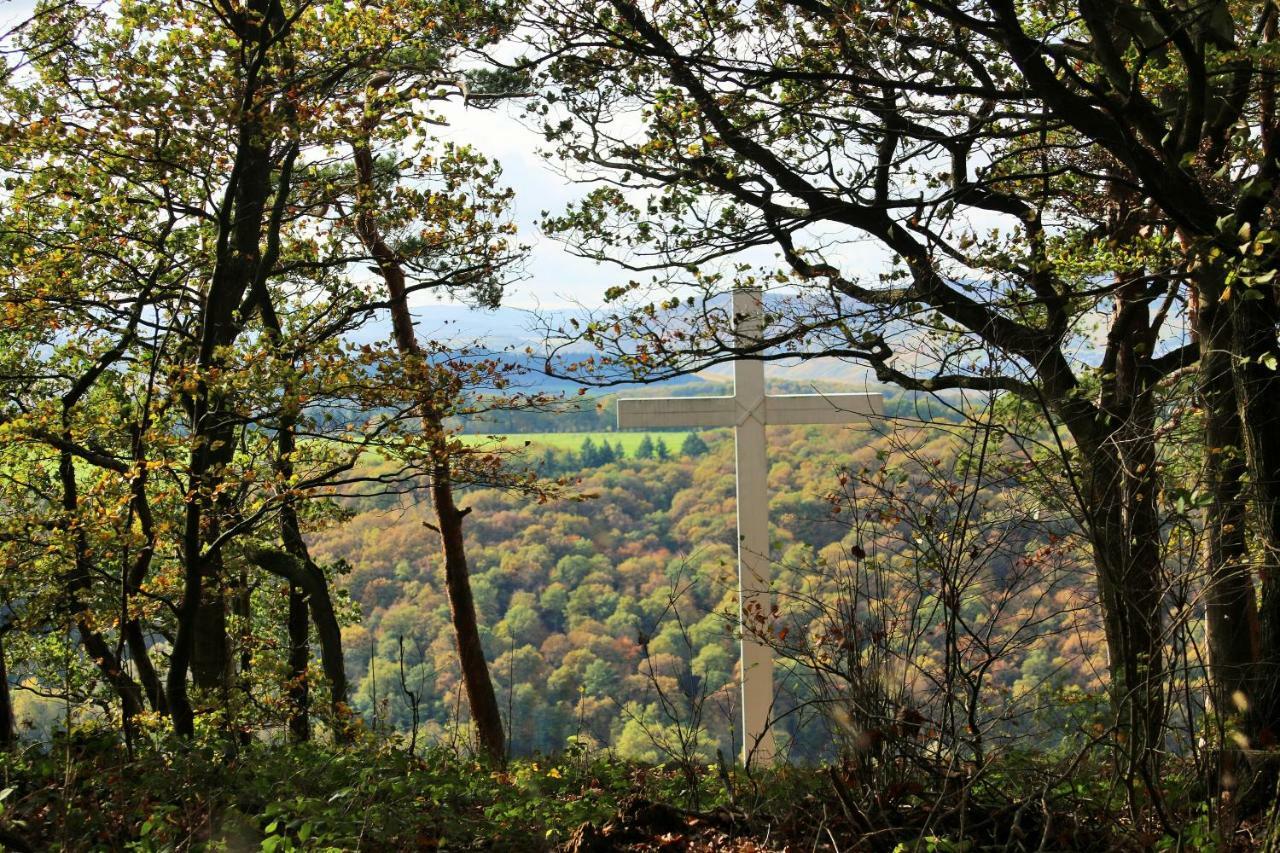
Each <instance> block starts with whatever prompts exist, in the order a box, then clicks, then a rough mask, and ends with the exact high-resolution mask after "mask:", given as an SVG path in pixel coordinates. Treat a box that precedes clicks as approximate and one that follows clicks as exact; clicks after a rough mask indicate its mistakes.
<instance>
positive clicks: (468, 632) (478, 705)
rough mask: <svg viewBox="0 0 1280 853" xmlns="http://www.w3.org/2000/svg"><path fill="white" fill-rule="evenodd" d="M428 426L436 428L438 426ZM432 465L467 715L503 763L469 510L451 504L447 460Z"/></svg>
mask: <svg viewBox="0 0 1280 853" xmlns="http://www.w3.org/2000/svg"><path fill="white" fill-rule="evenodd" d="M430 428H431V429H435V430H437V431H438V426H437V425H434V424H433V425H432V426H431V427H430ZM437 434H439V433H438V432H437ZM435 468H436V470H435V474H434V476H433V477H432V484H431V493H432V498H433V502H434V504H435V510H436V520H437V523H438V525H439V532H440V544H441V549H442V550H443V552H444V575H445V587H446V588H447V590H448V592H449V612H450V614H451V615H452V617H453V633H454V637H455V638H456V639H457V643H458V662H459V664H460V666H461V668H462V680H463V684H464V685H465V686H466V688H467V702H468V704H469V705H470V706H471V718H472V720H474V721H475V724H476V735H477V736H478V737H479V740H480V747H481V749H482V750H483V751H484V753H485V755H487V756H489V758H490V759H492V760H494V761H502V760H504V758H505V757H506V749H507V747H506V737H505V735H504V733H503V729H502V714H501V713H500V712H499V710H498V699H497V696H496V695H495V694H494V691H493V682H492V680H490V678H489V665H488V663H487V662H486V661H485V657H484V647H483V646H482V645H481V643H480V629H479V626H478V623H477V620H476V606H475V600H474V598H473V597H472V595H471V575H470V570H469V569H468V566H467V555H466V549H465V546H464V543H463V538H462V520H463V518H465V517H466V515H467V513H468V512H469V511H470V510H460V509H458V507H457V505H456V504H455V503H454V500H453V489H452V488H450V486H449V462H448V459H447V458H441V459H437V461H436V465H435Z"/></svg>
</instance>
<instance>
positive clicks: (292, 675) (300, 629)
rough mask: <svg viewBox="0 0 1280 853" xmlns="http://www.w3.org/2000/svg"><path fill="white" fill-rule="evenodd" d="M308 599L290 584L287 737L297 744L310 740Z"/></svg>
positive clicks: (295, 586)
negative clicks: (290, 737) (288, 735)
mask: <svg viewBox="0 0 1280 853" xmlns="http://www.w3.org/2000/svg"><path fill="white" fill-rule="evenodd" d="M308 627H309V625H308V622H307V597H306V595H305V594H304V593H303V592H302V587H300V586H298V585H297V584H289V734H290V735H292V736H293V739H294V740H295V741H297V742H299V743H302V742H304V741H309V740H311V714H310V708H311V691H310V690H309V689H308V686H307V665H308V663H309V662H310V660H311V646H310V644H309V641H310V638H309V634H310V632H309V631H308Z"/></svg>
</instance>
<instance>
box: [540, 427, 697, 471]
mask: <svg viewBox="0 0 1280 853" xmlns="http://www.w3.org/2000/svg"><path fill="white" fill-rule="evenodd" d="M677 437H678V439H679V440H678V442H677V441H675V438H677ZM672 438H673V441H672V443H671V444H668V442H667V438H666V437H665V436H663V435H661V434H652V433H645V434H644V436H643V437H641V439H640V441H639V442H638V443H637V444H636V446H635V448H634V449H633V450H632V451H631V453H627V449H626V447H624V446H623V444H622V442H621V441H618V442H617V443H614V444H610V442H609V439H608V437H607V436H606V437H602V438H600V441H599V442H598V443H597V441H596V439H595V438H593V437H592V436H590V435H588V436H586V437H585V438H583V440H582V444H581V445H579V447H578V450H577V451H573V450H569V449H561V450H556V449H553V448H550V447H548V448H546V449H545V450H543V451H542V455H541V456H540V457H539V458H538V463H537V471H538V473H539V474H540V475H542V476H545V477H560V476H563V475H566V474H578V473H581V472H583V471H584V470H587V469H591V468H599V467H600V466H601V465H609V464H612V463H614V462H621V461H623V460H625V459H627V458H631V459H635V460H641V461H644V460H650V459H653V460H657V461H659V462H665V461H667V460H669V459H672V458H674V457H676V456H677V455H678V456H682V457H687V458H690V459H696V458H697V457H699V456H702V455H703V454H705V453H707V452H708V451H709V450H710V447H709V446H708V445H707V442H706V440H705V439H703V437H702V436H701V435H699V434H698V433H696V432H689V433H684V434H679V433H677V434H675V435H674V436H673V437H672Z"/></svg>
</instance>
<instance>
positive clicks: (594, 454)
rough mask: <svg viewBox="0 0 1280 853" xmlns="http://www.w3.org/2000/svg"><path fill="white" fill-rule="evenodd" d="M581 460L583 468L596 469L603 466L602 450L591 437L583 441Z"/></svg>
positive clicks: (580, 453)
mask: <svg viewBox="0 0 1280 853" xmlns="http://www.w3.org/2000/svg"><path fill="white" fill-rule="evenodd" d="M579 459H580V461H581V463H582V467H583V468H596V467H598V466H599V465H600V464H601V462H602V460H601V458H600V448H598V447H596V443H595V441H594V440H593V439H592V438H591V436H587V437H586V438H585V439H583V440H582V447H581V448H580V449H579Z"/></svg>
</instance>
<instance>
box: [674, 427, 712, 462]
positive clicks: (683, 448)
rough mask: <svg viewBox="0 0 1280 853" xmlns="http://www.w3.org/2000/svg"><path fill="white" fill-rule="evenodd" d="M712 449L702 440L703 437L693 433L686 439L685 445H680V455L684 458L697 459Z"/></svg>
mask: <svg viewBox="0 0 1280 853" xmlns="http://www.w3.org/2000/svg"><path fill="white" fill-rule="evenodd" d="M710 449H711V448H710V447H708V446H707V443H706V442H705V441H703V440H702V436H700V435H698V434H697V433H696V432H691V433H689V434H688V435H686V436H685V437H684V443H683V444H681V445H680V454H681V455H682V456H688V457H689V458H691V459H696V458H698V457H699V456H702V455H704V454H705V453H707V451H709V450H710Z"/></svg>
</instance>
